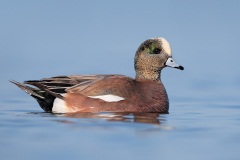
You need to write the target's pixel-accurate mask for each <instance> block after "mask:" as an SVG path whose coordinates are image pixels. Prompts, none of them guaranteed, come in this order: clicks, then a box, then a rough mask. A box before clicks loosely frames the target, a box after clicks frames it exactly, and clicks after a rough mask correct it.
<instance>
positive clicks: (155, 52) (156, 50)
mask: <svg viewBox="0 0 240 160" xmlns="http://www.w3.org/2000/svg"><path fill="white" fill-rule="evenodd" d="M160 52H161V50H160V49H159V48H155V49H154V50H153V54H160Z"/></svg>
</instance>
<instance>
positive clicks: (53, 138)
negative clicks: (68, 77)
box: [0, 95, 240, 160]
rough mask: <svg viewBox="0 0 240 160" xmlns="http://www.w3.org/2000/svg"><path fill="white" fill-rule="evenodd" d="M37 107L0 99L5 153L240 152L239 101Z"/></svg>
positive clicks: (218, 155)
mask: <svg viewBox="0 0 240 160" xmlns="http://www.w3.org/2000/svg"><path fill="white" fill-rule="evenodd" d="M16 96H17V95H16ZM27 98H30V97H27V95H26V99H27ZM37 107H38V105H37V104H36V103H34V102H29V101H26V100H25V98H23V99H18V100H15V101H14V100H12V101H9V102H4V103H1V110H0V113H1V114H0V119H1V121H0V126H1V127H0V130H1V132H0V137H1V138H0V142H1V147H0V153H1V157H2V158H3V159H52V158H54V159H67V158H68V159H119V160H120V159H123V158H124V159H149V158H151V159H199V160H200V159H209V160H210V159H211V160H212V159H218V160H221V159H222V160H225V159H231V160H234V159H236V160H237V159H239V156H240V153H239V146H240V128H239V125H240V105H239V103H238V102H230V103H229V102H228V103H223V102H204V101H191V102H189V101H185V102H173V103H172V105H171V109H170V114H163V115H156V114H140V115H139V114H138V115H132V114H126V115H120V114H116V113H100V114H73V115H64V114H58V115H54V114H49V113H44V112H42V111H41V110H40V109H38V108H37Z"/></svg>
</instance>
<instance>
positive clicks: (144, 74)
mask: <svg viewBox="0 0 240 160" xmlns="http://www.w3.org/2000/svg"><path fill="white" fill-rule="evenodd" d="M136 80H152V81H161V71H150V70H148V71H143V70H137V71H136Z"/></svg>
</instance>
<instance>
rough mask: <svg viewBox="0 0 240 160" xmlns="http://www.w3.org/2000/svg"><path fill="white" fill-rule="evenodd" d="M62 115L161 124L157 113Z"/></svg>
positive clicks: (65, 115)
mask: <svg viewBox="0 0 240 160" xmlns="http://www.w3.org/2000/svg"><path fill="white" fill-rule="evenodd" d="M61 116H64V117H72V118H100V119H105V120H107V121H120V122H136V123H150V124H157V125H160V124H161V121H160V120H161V118H160V116H161V115H160V114H159V113H67V114H62V115H61Z"/></svg>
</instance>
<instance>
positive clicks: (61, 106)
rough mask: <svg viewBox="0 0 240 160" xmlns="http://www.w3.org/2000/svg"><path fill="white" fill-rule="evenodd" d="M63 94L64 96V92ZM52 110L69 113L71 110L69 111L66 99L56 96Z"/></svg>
mask: <svg viewBox="0 0 240 160" xmlns="http://www.w3.org/2000/svg"><path fill="white" fill-rule="evenodd" d="M62 96H64V94H62ZM52 112H53V113H67V112H69V111H68V108H67V106H66V103H65V101H64V100H62V99H60V98H56V99H55V100H54V102H53V108H52Z"/></svg>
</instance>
